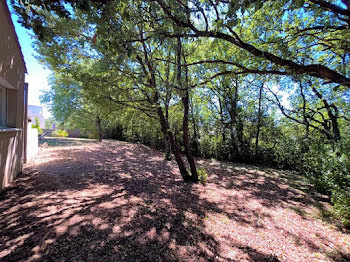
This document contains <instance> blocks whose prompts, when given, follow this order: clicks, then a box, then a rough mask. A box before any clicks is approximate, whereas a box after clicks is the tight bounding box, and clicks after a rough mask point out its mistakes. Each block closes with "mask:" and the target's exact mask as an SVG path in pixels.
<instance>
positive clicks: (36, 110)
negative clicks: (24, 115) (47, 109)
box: [28, 105, 45, 128]
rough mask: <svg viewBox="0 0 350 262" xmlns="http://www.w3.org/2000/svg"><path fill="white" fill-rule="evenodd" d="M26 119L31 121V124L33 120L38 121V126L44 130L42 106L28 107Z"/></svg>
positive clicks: (33, 122)
mask: <svg viewBox="0 0 350 262" xmlns="http://www.w3.org/2000/svg"><path fill="white" fill-rule="evenodd" d="M28 117H29V118H30V119H31V120H32V124H35V118H36V117H37V118H38V119H39V125H40V127H41V128H45V119H44V113H43V107H42V106H33V105H28Z"/></svg>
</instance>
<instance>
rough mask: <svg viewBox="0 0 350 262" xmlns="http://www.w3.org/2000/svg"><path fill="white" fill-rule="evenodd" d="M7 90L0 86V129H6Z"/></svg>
mask: <svg viewBox="0 0 350 262" xmlns="http://www.w3.org/2000/svg"><path fill="white" fill-rule="evenodd" d="M6 101H7V90H6V88H3V87H1V86H0V127H6V115H7V112H6Z"/></svg>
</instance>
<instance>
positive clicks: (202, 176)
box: [197, 168, 208, 184]
mask: <svg viewBox="0 0 350 262" xmlns="http://www.w3.org/2000/svg"><path fill="white" fill-rule="evenodd" d="M197 173H198V178H199V182H201V183H202V184H205V183H206V182H207V179H208V173H207V171H206V170H205V168H198V169H197Z"/></svg>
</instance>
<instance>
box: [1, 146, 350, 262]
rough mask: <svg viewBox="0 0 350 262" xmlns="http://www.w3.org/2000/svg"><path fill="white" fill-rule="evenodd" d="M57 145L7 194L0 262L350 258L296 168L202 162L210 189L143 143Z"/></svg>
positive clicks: (349, 247) (349, 242)
mask: <svg viewBox="0 0 350 262" xmlns="http://www.w3.org/2000/svg"><path fill="white" fill-rule="evenodd" d="M59 142H60V141H58V142H57V139H56V140H54V139H52V140H48V146H46V147H44V148H42V149H41V150H40V152H39V155H38V156H37V158H36V159H35V160H34V161H32V162H31V163H29V164H28V165H27V166H26V168H25V170H24V172H23V174H22V175H20V176H19V177H18V178H17V179H16V180H15V182H14V183H12V185H11V186H10V187H9V188H7V189H6V190H4V191H3V192H1V193H0V232H1V234H0V261H16V262H17V261H349V260H350V255H349V254H350V235H349V234H348V233H347V232H345V231H344V230H342V229H340V228H338V227H337V226H336V225H335V224H334V223H332V222H331V221H325V220H322V219H321V218H320V216H319V213H320V210H325V209H326V207H327V202H326V200H327V199H323V198H322V196H317V195H316V194H313V193H311V192H312V189H311V188H310V186H309V185H308V184H307V183H306V182H305V181H304V179H302V178H301V177H299V176H297V175H296V174H293V173H290V172H281V171H276V170H272V169H267V168H260V169H258V168H254V167H252V166H243V165H235V164H230V163H220V162H215V161H210V160H198V163H199V165H200V166H202V167H205V168H206V169H207V171H208V174H209V176H208V182H207V184H206V185H205V186H203V185H201V184H190V183H184V182H183V181H182V180H181V176H180V174H179V172H178V170H177V167H176V163H175V162H174V161H172V162H168V161H165V160H163V157H162V156H163V154H162V153H161V152H158V151H155V150H151V149H149V148H147V147H145V146H142V145H134V144H130V143H124V142H117V141H105V142H102V143H95V142H92V141H88V140H78V139H70V140H69V139H65V140H61V142H62V143H59ZM62 144H63V145H62ZM46 145H47V144H46Z"/></svg>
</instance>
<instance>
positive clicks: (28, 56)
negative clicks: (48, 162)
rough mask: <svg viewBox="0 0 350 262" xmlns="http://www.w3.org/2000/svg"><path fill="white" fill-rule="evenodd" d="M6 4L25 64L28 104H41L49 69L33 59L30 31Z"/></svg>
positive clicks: (47, 86)
mask: <svg viewBox="0 0 350 262" xmlns="http://www.w3.org/2000/svg"><path fill="white" fill-rule="evenodd" d="M8 6H9V9H10V11H11V17H12V21H13V24H14V26H15V29H16V33H17V36H18V40H19V43H20V45H21V48H22V53H23V56H24V60H25V62H26V66H27V71H28V73H27V75H26V82H27V83H28V84H29V87H28V89H29V93H28V104H29V105H42V104H41V103H40V100H39V96H40V95H41V90H49V88H50V87H49V84H48V79H47V78H48V76H49V74H50V71H49V70H48V69H47V68H45V67H44V66H43V65H41V64H40V63H39V62H38V61H37V60H36V59H35V57H34V56H35V50H34V48H33V39H32V37H31V35H30V31H29V30H27V29H25V28H24V27H22V26H21V25H20V24H19V23H18V22H17V20H18V18H17V17H16V15H14V14H13V12H12V10H11V6H10V5H9V3H8ZM42 106H44V105H42ZM49 116H50V113H49V112H48V111H47V109H46V108H44V117H45V118H47V117H49Z"/></svg>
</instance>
